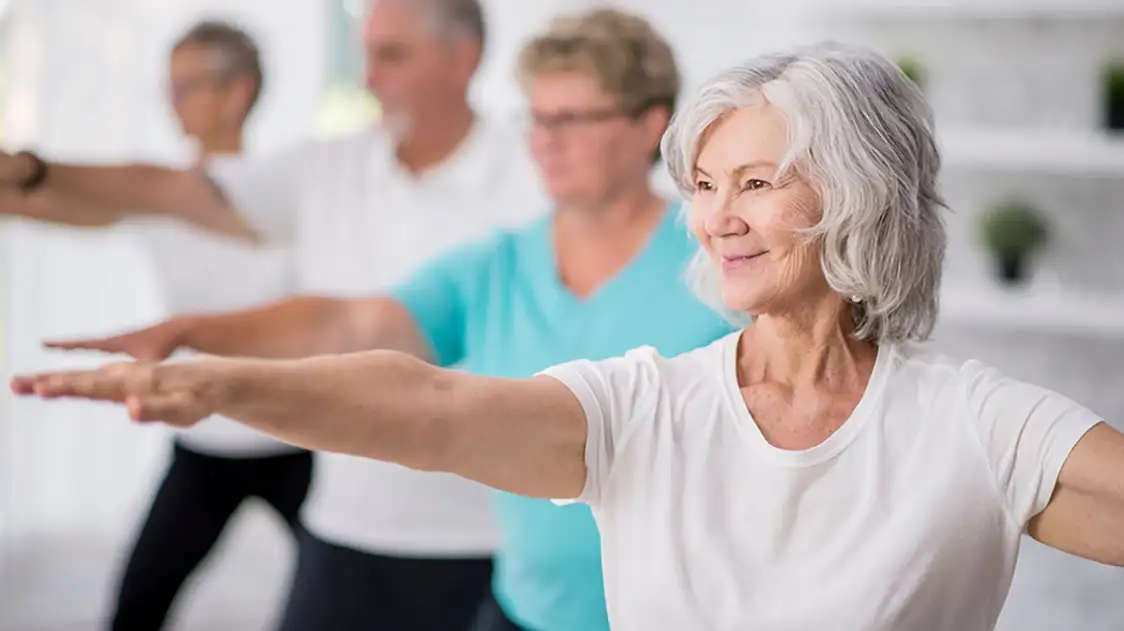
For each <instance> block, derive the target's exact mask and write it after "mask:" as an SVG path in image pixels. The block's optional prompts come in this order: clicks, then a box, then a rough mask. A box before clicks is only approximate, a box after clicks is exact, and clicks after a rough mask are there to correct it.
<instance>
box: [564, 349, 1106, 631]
mask: <svg viewBox="0 0 1124 631" xmlns="http://www.w3.org/2000/svg"><path fill="white" fill-rule="evenodd" d="M738 339H739V334H737V333H735V334H731V335H730V336H728V337H726V338H723V339H721V340H719V341H717V342H715V343H713V344H711V345H710V346H707V347H704V348H701V349H697V350H695V351H691V352H689V353H686V354H683V355H680V356H678V357H674V358H671V359H666V358H662V357H659V356H658V355H657V354H656V352H655V351H654V350H652V349H647V348H645V349H637V350H634V351H632V352H630V353H629V354H627V355H626V356H625V357H623V358H617V359H610V360H607V361H602V362H596V363H594V362H589V361H578V362H572V363H569V364H564V365H561V366H557V367H554V368H551V369H549V370H547V371H545V373H546V374H549V375H551V376H553V377H555V378H557V379H559V380H561V381H562V382H563V383H565V384H566V385H567V386H568V387H569V388H570V389H571V390H573V392H574V394H575V395H576V396H577V397H578V399H579V400H580V401H581V404H582V406H583V408H584V409H585V413H586V417H587V422H588V431H589V434H588V442H587V445H586V466H587V471H588V477H587V480H586V485H585V489H584V490H583V492H582V495H581V497H580V498H579V501H583V502H586V503H588V504H590V505H591V506H592V508H593V512H594V515H595V517H596V519H597V523H598V525H599V527H600V529H601V538H602V552H603V559H604V561H603V562H604V572H605V591H606V596H607V599H608V607H609V618H610V621H611V623H612V626H613V629H615V630H620V631H644V630H647V629H706V630H708V631H735V630H736V631H754V630H761V631H766V630H767V631H796V630H800V631H804V630H807V629H832V630H842V631H848V630H854V631H860V630H861V631H878V630H887V631H889V630H894V631H897V630H903V629H909V630H911V631H912V630H918V631H969V630H971V631H979V630H986V629H991V628H993V627H994V625H995V621H996V619H997V617H998V616H999V611H1000V609H1001V607H1002V605H1003V601H1004V600H1005V598H1006V596H1007V590H1008V587H1009V585H1010V581H1011V576H1012V573H1013V572H1014V569H1015V557H1016V555H1017V553H1018V548H1019V540H1020V535H1021V534H1022V533H1023V531H1024V528H1025V526H1026V524H1027V522H1028V520H1029V519H1030V518H1031V517H1032V516H1034V515H1035V514H1037V513H1038V512H1039V511H1041V510H1042V509H1043V508H1044V507H1045V505H1046V503H1047V502H1048V500H1049V498H1050V495H1051V493H1052V492H1053V488H1054V485H1055V482H1056V480H1057V476H1058V472H1059V470H1060V469H1061V467H1062V464H1063V463H1064V462H1065V459H1066V457H1067V456H1068V454H1069V452H1070V450H1071V448H1072V447H1073V446H1074V444H1076V442H1077V441H1078V440H1079V439H1080V438H1081V436H1082V435H1084V434H1085V432H1086V431H1087V430H1088V429H1089V428H1091V427H1092V426H1093V425H1095V424H1096V423H1097V422H1098V421H1099V419H1098V417H1097V416H1096V415H1095V414H1093V413H1092V412H1090V411H1089V410H1087V409H1085V408H1083V407H1081V406H1080V405H1077V404H1076V403H1074V402H1073V401H1070V400H1069V399H1067V398H1065V397H1063V396H1061V395H1058V394H1055V393H1053V392H1050V391H1048V390H1045V389H1043V388H1039V387H1036V386H1032V385H1029V384H1026V383H1021V382H1018V381H1015V380H1013V379H1009V378H1007V377H1004V376H1003V375H1001V374H999V373H998V372H996V371H995V370H993V369H989V368H985V367H984V366H982V365H980V364H979V363H977V362H972V361H970V362H967V363H963V364H960V363H956V362H953V361H951V360H949V359H948V358H946V357H943V356H940V355H937V354H935V353H933V352H931V351H929V350H927V349H925V348H923V347H917V346H912V345H905V346H884V347H882V348H881V350H880V351H879V354H878V359H877V361H876V364H875V368H874V372H873V374H872V375H871V378H870V382H869V385H868V387H867V390H866V393H865V394H864V396H863V398H862V399H861V401H860V403H859V404H858V406H857V407H856V409H855V411H854V413H853V415H852V416H851V418H850V419H848V420H847V422H846V423H845V424H844V425H843V426H842V427H841V428H840V429H839V430H838V431H836V432H835V433H834V434H833V435H832V436H830V437H829V438H828V439H827V440H826V441H824V442H823V443H821V444H820V445H818V446H816V447H813V448H811V449H808V450H804V451H785V450H781V449H777V448H775V447H773V446H772V445H770V444H769V443H768V442H767V441H766V440H765V438H764V436H763V435H762V433H761V432H760V430H759V428H758V427H757V425H756V424H755V423H754V421H753V419H752V418H751V417H750V414H749V412H748V410H747V408H746V406H745V404H744V402H743V399H742V396H741V392H740V390H739V388H738V381H737V373H736V368H735V362H736V359H737V358H736V355H737V343H738Z"/></svg>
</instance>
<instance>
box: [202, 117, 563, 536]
mask: <svg viewBox="0 0 1124 631" xmlns="http://www.w3.org/2000/svg"><path fill="white" fill-rule="evenodd" d="M228 166H230V167H232V168H221V169H210V174H211V176H212V177H213V178H214V179H215V180H216V182H217V183H218V184H219V186H220V187H221V188H222V189H223V191H224V192H225V193H226V195H227V196H228V197H229V199H230V200H231V202H232V203H233V204H234V206H235V207H236V208H238V209H239V211H240V212H242V213H243V214H244V216H245V217H247V219H249V220H250V221H251V222H252V223H254V224H255V225H256V226H257V227H258V228H259V229H260V230H261V231H262V232H263V233H264V234H266V235H268V236H269V237H270V238H271V239H272V240H274V241H277V242H282V243H288V244H290V245H291V247H293V249H294V253H295V260H296V268H297V269H296V272H297V289H298V291H300V292H302V293H316V294H326V295H335V296H371V295H378V294H379V293H380V292H384V291H387V290H389V289H391V288H392V287H393V286H394V285H396V284H397V283H399V282H401V281H403V280H405V279H406V278H408V277H409V275H410V274H411V273H412V272H413V271H414V270H415V269H417V268H419V267H420V266H421V265H422V264H423V263H425V262H428V261H429V260H431V259H432V258H434V257H435V256H437V255H439V254H440V253H442V252H443V251H445V250H447V249H449V248H451V247H453V246H456V245H459V244H463V243H465V242H467V241H469V240H474V239H477V238H481V237H483V236H485V235H487V234H488V233H489V232H491V231H492V230H493V229H496V228H501V227H503V228H511V227H514V226H517V225H521V224H523V223H525V222H526V221H528V220H530V219H532V218H533V217H535V216H536V215H538V214H540V213H542V212H544V211H545V210H546V208H547V203H546V201H545V198H544V197H543V196H542V192H541V188H540V185H539V179H538V177H537V174H536V173H535V171H534V168H533V166H532V164H531V162H530V160H529V159H528V157H527V156H526V153H525V149H524V143H523V139H522V138H520V137H519V136H518V135H517V134H515V133H507V130H503V129H500V128H497V127H495V126H492V125H490V124H488V123H486V122H484V121H480V122H479V123H478V124H477V125H475V127H474V129H473V130H472V132H471V133H470V134H469V136H468V137H467V138H466V139H465V141H464V142H463V143H462V145H461V147H460V148H458V150H457V151H456V152H455V154H454V155H452V156H451V157H450V158H449V159H447V160H446V161H445V162H444V163H443V164H442V165H440V166H439V167H437V168H434V169H431V170H429V171H426V172H425V173H423V174H420V175H418V176H414V175H411V174H410V173H409V172H408V171H406V170H405V169H404V168H403V167H401V165H400V164H399V163H398V161H397V160H396V159H395V156H394V154H393V145H392V143H391V141H390V139H389V138H388V137H386V136H385V135H383V134H382V133H380V132H377V131H372V132H368V133H364V134H361V135H357V136H352V137H348V138H344V139H340V140H334V141H329V142H319V143H313V144H309V145H305V146H303V147H300V148H298V150H296V151H293V152H291V153H287V154H281V155H277V156H274V157H273V158H272V159H271V160H269V161H257V162H255V163H254V164H240V165H228ZM317 459H318V460H317V469H316V475H315V479H314V481H313V486H312V491H311V493H310V495H309V498H308V501H307V502H306V503H305V506H304V513H303V518H304V520H305V523H306V525H307V527H308V528H309V529H310V530H311V531H312V532H313V533H314V534H316V535H317V536H319V537H322V538H324V539H327V540H330V541H333V542H336V543H340V544H343V545H346V546H349V547H352V548H357V549H361V550H365V551H369V552H374V553H380V554H404V555H410V556H481V555H488V554H491V553H492V552H493V551H494V550H495V548H496V545H497V543H498V542H497V539H498V534H497V531H496V529H495V525H494V523H493V521H492V516H491V509H490V506H489V494H488V490H487V489H486V488H485V487H483V486H481V485H478V484H476V483H473V482H469V481H467V480H464V479H463V478H460V477H457V476H453V475H448V474H442V473H432V472H421V471H413V470H410V469H407V468H405V467H401V466H398V465H395V464H389V463H382V462H376V461H373V460H369V459H363V458H356V457H352V456H345V455H340V454H318V455H317Z"/></svg>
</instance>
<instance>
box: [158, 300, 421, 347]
mask: <svg viewBox="0 0 1124 631" xmlns="http://www.w3.org/2000/svg"><path fill="white" fill-rule="evenodd" d="M173 322H174V324H173V326H177V327H178V328H179V329H180V332H179V334H178V339H179V342H180V343H179V344H178V345H179V346H182V347H186V348H192V349H195V350H197V351H201V352H204V353H210V354H212V355H224V356H243V357H262V358H300V357H312V356H315V355H331V354H339V353H350V352H356V351H364V350H372V349H376V348H378V349H386V350H398V351H403V352H406V353H409V354H412V355H415V356H418V357H421V358H422V359H428V355H429V354H428V352H426V351H427V348H426V346H425V344H424V343H423V342H422V341H421V340H420V339H419V334H418V333H417V330H416V327H414V326H413V321H412V319H411V318H410V317H409V315H408V314H406V313H404V311H403V310H402V309H401V307H399V306H397V305H396V304H395V303H393V301H391V300H388V299H385V298H369V299H339V298H328V297H322V296H301V297H296V298H290V299H288V300H283V301H281V302H277V303H274V304H272V305H267V306H264V307H260V308H256V309H250V310H246V311H239V312H234V313H230V314H220V315H210V316H188V317H184V318H180V319H178V322H177V321H173Z"/></svg>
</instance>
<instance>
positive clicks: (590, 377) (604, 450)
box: [540, 347, 661, 506]
mask: <svg viewBox="0 0 1124 631" xmlns="http://www.w3.org/2000/svg"><path fill="white" fill-rule="evenodd" d="M657 359H658V355H657V352H656V350H655V349H654V348H651V347H641V348H637V349H634V350H632V351H629V352H628V353H626V354H625V355H624V357H617V358H613V359H607V360H603V361H598V362H594V361H589V360H578V361H573V362H568V363H565V364H560V365H558V366H554V367H552V368H548V369H546V370H544V371H542V372H541V373H540V374H543V375H547V376H549V377H553V378H554V379H557V380H558V381H561V382H562V383H563V384H564V385H565V386H566V387H567V388H569V389H570V391H571V392H573V393H574V396H575V397H577V399H578V401H579V402H580V403H581V406H582V410H583V411H584V412H585V424H586V439H585V484H584V486H583V488H582V492H581V495H579V496H578V497H576V498H564V499H558V500H555V502H556V503H558V504H568V503H571V502H581V503H584V504H589V505H591V506H597V505H598V504H599V503H600V502H601V500H602V498H603V497H604V495H605V490H606V488H607V486H608V483H609V479H610V475H611V473H612V471H613V463H614V460H615V459H616V456H617V454H618V453H619V450H620V448H621V446H622V445H623V444H624V442H625V440H626V439H627V437H628V435H629V433H630V431H631V428H632V427H633V420H634V419H642V418H648V417H650V416H651V415H652V414H654V411H655V407H656V402H657V401H658V400H659V397H660V388H661V384H660V372H659V366H658V364H657Z"/></svg>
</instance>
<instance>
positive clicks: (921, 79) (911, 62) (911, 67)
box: [898, 55, 925, 89]
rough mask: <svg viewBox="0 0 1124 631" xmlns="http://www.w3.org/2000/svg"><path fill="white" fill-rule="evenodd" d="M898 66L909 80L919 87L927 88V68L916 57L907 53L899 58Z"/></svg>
mask: <svg viewBox="0 0 1124 631" xmlns="http://www.w3.org/2000/svg"><path fill="white" fill-rule="evenodd" d="M898 68H899V69H901V71H902V74H904V75H905V76H907V77H909V80H910V81H912V82H914V83H915V84H917V87H918V88H921V89H925V70H924V69H923V68H922V67H921V62H920V61H918V60H917V58H916V57H912V56H909V55H905V56H902V57H899V58H898Z"/></svg>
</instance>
